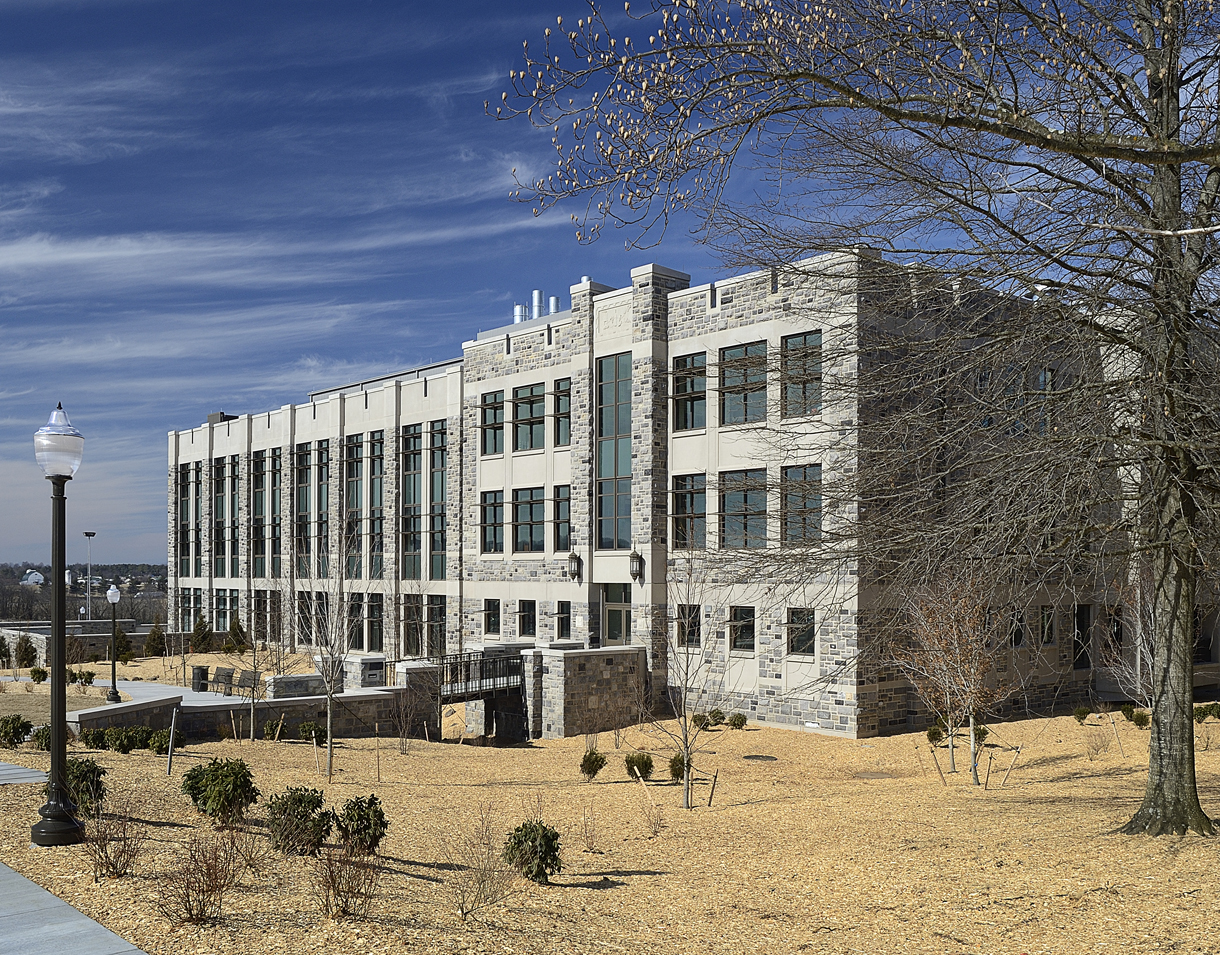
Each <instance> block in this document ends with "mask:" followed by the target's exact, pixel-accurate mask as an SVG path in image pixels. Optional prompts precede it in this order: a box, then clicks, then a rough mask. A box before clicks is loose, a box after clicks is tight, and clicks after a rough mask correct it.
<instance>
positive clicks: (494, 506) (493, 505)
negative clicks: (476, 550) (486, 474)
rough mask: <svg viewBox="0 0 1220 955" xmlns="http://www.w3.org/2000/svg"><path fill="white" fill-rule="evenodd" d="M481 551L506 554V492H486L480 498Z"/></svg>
mask: <svg viewBox="0 0 1220 955" xmlns="http://www.w3.org/2000/svg"><path fill="white" fill-rule="evenodd" d="M479 528H480V533H479V537H480V541H481V546H480V550H481V551H482V552H483V553H484V554H503V553H504V492H503V491H484V492H483V493H482V494H481V495H480V496H479Z"/></svg>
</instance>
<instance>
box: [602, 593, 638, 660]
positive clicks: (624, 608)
mask: <svg viewBox="0 0 1220 955" xmlns="http://www.w3.org/2000/svg"><path fill="white" fill-rule="evenodd" d="M604 587H605V589H604V591H603V599H602V607H604V608H605V609H604V610H603V611H602V613H603V614H604V618H603V620H602V646H603V647H621V646H623V645H624V644H627V643H630V642H631V585H630V584H605V585H604Z"/></svg>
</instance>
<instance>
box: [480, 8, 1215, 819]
mask: <svg viewBox="0 0 1220 955" xmlns="http://www.w3.org/2000/svg"><path fill="white" fill-rule="evenodd" d="M1218 32H1220V10H1216V9H1214V8H1211V7H1208V6H1192V7H1187V6H1185V5H1183V4H1181V3H1169V4H1159V5H1157V4H1148V3H1146V2H1145V0H1114V2H1110V3H1104V4H1101V5H1100V6H1099V5H1096V4H1080V3H1066V4H1065V3H1052V4H1049V5H1045V6H1038V5H1026V4H1022V3H1020V2H1018V0H1003V2H1001V3H998V4H996V3H980V2H977V0H933V2H930V3H925V4H922V5H919V6H917V7H911V6H910V5H903V4H901V3H899V2H897V0H847V2H846V3H840V4H834V5H817V4H812V5H811V4H807V3H804V2H802V0H747V2H744V3H726V2H708V3H690V4H669V3H661V2H659V0H658V2H656V3H654V4H652V5H651V6H650V7H649V8H648V9H647V10H646V11H645V12H644V13H643V14H642V15H640V16H639V17H638V18H631V17H630V15H629V18H628V20H627V21H623V20H620V19H615V18H612V17H608V16H606V15H603V13H602V12H601V11H600V10H598V9H597V8H596V7H591V10H590V13H589V14H588V15H587V16H586V17H582V18H581V19H579V20H577V22H576V23H575V24H571V23H566V24H565V23H564V22H563V21H562V20H561V21H560V22H559V23H558V26H557V28H554V29H552V30H548V31H547V37H546V40H545V43H544V48H543V50H542V51H539V52H537V53H535V52H533V51H532V50H529V49H528V48H527V52H526V59H525V63H524V64H523V68H522V69H521V70H520V71H514V73H513V74H512V82H513V91H512V96H511V98H510V95H509V94H508V93H505V94H504V103H503V105H502V106H499V107H497V109H496V113H497V115H501V116H505V117H507V116H512V115H524V116H525V117H526V118H527V119H528V120H529V121H531V122H533V123H535V124H536V125H537V126H539V127H542V128H545V129H547V130H548V131H549V132H550V133H551V135H552V136H553V138H554V144H555V148H556V154H555V168H554V171H553V172H552V173H551V174H550V175H548V176H545V177H540V178H539V179H538V180H536V181H534V182H531V183H529V184H527V186H526V187H525V193H526V195H525V196H524V197H523V198H525V199H527V200H530V201H533V202H534V203H535V207H536V208H538V209H542V208H543V207H546V206H549V205H551V204H554V203H556V202H559V201H561V200H564V199H567V198H572V197H575V198H580V199H582V200H584V201H586V202H587V206H586V207H585V210H586V211H585V213H584V215H583V216H580V217H578V230H579V231H578V234H579V236H580V237H581V238H582V239H586V240H587V239H591V238H594V237H596V235H597V234H598V233H599V231H600V229H601V228H602V227H603V225H604V224H605V223H606V222H611V223H612V224H616V225H627V226H629V227H631V229H632V230H634V231H633V232H632V233H631V235H632V238H633V240H634V241H636V242H640V241H642V240H649V239H652V238H656V237H658V235H659V231H658V230H663V229H664V227H665V225H666V223H667V222H668V220H669V218H670V216H671V215H673V214H674V213H675V212H679V211H689V212H693V213H695V214H696V215H697V216H698V217H699V221H700V222H701V224H702V228H703V235H704V237H705V238H706V239H707V240H708V241H709V242H712V243H714V244H716V245H717V246H718V247H720V248H721V249H723V250H724V251H725V253H726V254H727V255H729V256H730V257H732V258H733V259H735V260H736V261H739V262H742V263H749V264H752V265H762V266H767V267H774V268H775V269H776V270H777V272H778V273H779V275H780V276H781V281H782V277H783V276H785V275H789V274H791V273H790V269H789V268H788V263H791V262H793V261H794V260H797V259H800V258H801V257H802V256H805V255H807V254H809V253H810V252H818V251H841V250H845V249H850V248H853V247H858V246H860V245H865V246H870V247H873V248H877V249H884V250H888V251H889V252H891V253H892V254H894V255H896V256H898V257H900V258H901V259H902V260H903V261H905V262H908V263H911V265H912V266H927V267H931V268H933V269H935V270H936V271H935V272H922V271H920V269H919V268H912V269H903V270H899V269H892V268H883V267H880V266H875V265H874V264H872V263H871V262H870V261H869V260H868V256H865V255H860V254H857V255H856V256H855V257H854V258H853V259H851V260H850V262H849V263H847V264H846V265H845V266H844V268H845V270H846V271H848V272H851V273H852V277H853V280H854V281H856V283H857V284H856V285H855V286H854V288H856V289H857V290H858V297H857V298H856V299H855V305H856V307H857V313H858V316H860V317H861V319H862V322H863V326H864V327H866V328H867V330H868V333H867V334H864V335H862V336H861V337H860V339H859V340H858V341H854V342H840V349H839V350H840V353H841V354H843V355H845V356H848V357H849V358H851V360H852V362H853V367H855V368H857V369H859V370H860V372H861V374H860V375H859V376H857V377H858V378H859V379H860V381H861V382H863V384H862V385H860V387H862V388H864V389H865V390H866V392H867V393H865V394H861V395H859V396H858V397H857V406H858V407H859V408H860V414H859V415H854V416H852V417H851V418H850V421H851V425H850V426H849V427H846V428H841V429H840V430H846V431H848V432H849V433H848V435H847V438H848V439H849V440H850V441H851V442H853V443H854V445H855V447H856V453H857V454H858V456H859V459H860V464H861V467H860V469H859V477H858V478H857V480H856V481H855V482H848V481H845V482H843V483H842V485H841V487H842V488H843V490H844V491H847V490H849V489H850V491H851V493H850V494H848V493H844V494H843V498H842V499H843V500H844V501H848V500H850V501H851V502H853V506H854V504H860V505H861V506H862V509H863V510H864V511H865V515H864V516H863V517H862V519H861V520H860V521H859V522H858V524H859V526H858V527H856V531H857V533H856V535H855V538H854V539H855V540H856V541H857V542H858V544H855V545H848V543H847V539H846V538H844V541H843V547H842V548H841V549H840V553H841V554H842V555H847V554H848V553H849V552H851V553H852V556H853V558H854V559H855V560H856V561H857V562H858V563H859V565H860V571H861V573H862V574H867V575H869V578H870V579H871V580H872V581H873V582H875V583H876V584H877V585H878V586H879V587H880V588H881V591H880V597H882V598H884V597H887V596H888V598H889V599H888V601H884V603H887V604H888V606H889V607H890V608H891V610H892V611H893V613H892V614H891V619H892V620H896V619H897V616H898V609H899V608H900V607H901V606H902V603H903V601H902V599H901V595H902V592H903V591H905V592H907V593H913V592H918V587H917V586H914V585H918V584H919V583H921V582H926V581H928V580H931V579H934V578H935V576H936V575H937V574H938V573H939V572H940V571H941V570H942V569H944V568H949V569H956V568H960V566H962V562H963V560H964V557H965V555H969V556H970V557H971V558H973V557H974V556H975V555H976V554H977V555H979V559H981V560H984V561H988V562H990V563H991V564H992V565H993V566H992V567H990V568H988V569H987V570H986V571H985V574H986V576H987V577H989V578H993V579H1001V580H1004V581H1006V582H1009V581H1012V582H1022V581H1030V583H1029V585H1028V588H1027V589H1029V590H1030V591H1031V592H1032V590H1033V589H1036V588H1045V587H1047V586H1048V585H1049V584H1051V583H1054V584H1055V585H1056V586H1059V587H1060V588H1061V589H1062V590H1064V591H1069V590H1073V589H1075V590H1078V591H1080V592H1082V593H1084V592H1088V591H1089V590H1090V589H1092V588H1094V587H1095V584H1096V581H1097V580H1098V579H1099V578H1104V577H1106V576H1108V571H1109V570H1110V569H1111V568H1112V567H1113V565H1114V564H1115V563H1116V562H1117V563H1119V564H1121V565H1122V566H1124V567H1127V566H1130V565H1131V563H1132V562H1133V561H1134V562H1135V563H1136V564H1137V565H1138V566H1140V567H1143V568H1147V571H1148V574H1149V578H1150V580H1151V582H1152V591H1151V594H1150V602H1151V604H1152V608H1153V610H1152V619H1153V621H1154V627H1155V629H1154V645H1155V650H1154V655H1153V660H1152V667H1151V672H1150V681H1151V688H1152V690H1151V699H1152V712H1153V732H1152V743H1151V746H1150V756H1149V775H1148V781H1147V786H1146V790H1145V795H1144V800H1143V804H1142V805H1141V807H1140V809H1139V810H1138V811H1137V813H1136V814H1135V816H1134V817H1133V818H1132V820H1131V821H1130V823H1129V824H1128V826H1127V827H1126V831H1127V832H1131V833H1135V832H1148V833H1153V834H1160V833H1168V832H1184V831H1186V830H1194V831H1197V832H1200V833H1211V832H1212V831H1213V825H1212V822H1211V820H1210V819H1208V817H1207V816H1206V815H1205V814H1204V812H1203V810H1202V808H1201V807H1200V805H1199V800H1198V792H1197V786H1196V782H1195V771H1194V750H1193V732H1192V724H1191V710H1192V699H1193V689H1192V682H1193V681H1192V651H1193V620H1194V615H1195V611H1196V606H1197V605H1198V603H1199V602H1200V601H1201V600H1203V599H1204V598H1205V596H1206V594H1207V592H1208V589H1209V588H1210V587H1211V586H1213V585H1214V567H1215V566H1216V563H1215V560H1214V557H1213V554H1214V553H1215V546H1214V544H1215V541H1216V538H1217V524H1218V521H1217V507H1216V503H1217V490H1218V488H1217V481H1216V462H1217V460H1218V455H1217V451H1218V450H1220V449H1218V448H1217V435H1218V434H1220V429H1217V422H1218V421H1220V408H1218V407H1217V397H1216V391H1215V388H1214V382H1215V380H1216V378H1217V360H1216V355H1217V351H1218V349H1217V344H1218V343H1217V329H1218V328H1220V323H1218V322H1217V316H1216V312H1215V302H1216V301H1218V300H1220V298H1218V296H1217V291H1218V288H1217V284H1218V283H1217V281H1216V278H1217V267H1218V266H1220V257H1218V256H1217V255H1216V252H1217V233H1218V232H1220V219H1218V218H1217V209H1216V202H1217V197H1218V196H1220V144H1217V142H1216V138H1215V135H1214V132H1213V130H1214V127H1215V123H1216V120H1217V118H1218V112H1220V98H1218V97H1217V96H1216V95H1215V86H1214V82H1213V81H1212V79H1211V78H1212V77H1213V76H1214V75H1215V71H1216V68H1217V66H1218V65H1220V48H1217V46H1216V45H1215V43H1214V37H1215V36H1216V35H1217V33H1218ZM751 165H752V166H754V167H755V168H756V169H757V170H759V173H760V175H759V179H760V182H759V184H758V187H757V188H752V189H736V188H732V187H733V186H735V185H736V178H737V177H739V176H740V175H741V170H742V169H744V168H747V167H749V166H751ZM738 195H741V196H744V197H746V198H744V199H743V200H742V201H741V202H737V201H734V197H735V196H738ZM1025 296H1028V300H1027V303H1026V300H1024V299H1023V297H1025ZM870 373H872V374H871V376H870ZM870 381H871V384H870ZM883 385H885V386H889V387H882V386H883ZM879 465H892V467H888V468H885V467H879ZM891 476H892V477H893V483H892V484H890V483H889V481H890V477H891ZM853 483H854V485H855V486H854V487H850V488H849V485H851V484H853ZM904 517H905V518H910V520H909V521H907V522H903V521H902V520H900V518H904ZM870 525H871V531H870ZM904 528H905V529H904ZM891 530H897V531H899V534H898V536H897V537H896V538H890V537H887V536H886V533H885V532H888V531H891ZM833 549H834V548H831V550H833ZM887 591H888V594H887ZM883 624H884V621H883V620H878V621H875V625H876V626H877V627H880V628H882V629H884V627H883Z"/></svg>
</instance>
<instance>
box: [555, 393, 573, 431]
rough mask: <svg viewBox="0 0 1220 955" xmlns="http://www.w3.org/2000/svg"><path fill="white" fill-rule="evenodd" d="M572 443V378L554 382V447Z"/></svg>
mask: <svg viewBox="0 0 1220 955" xmlns="http://www.w3.org/2000/svg"><path fill="white" fill-rule="evenodd" d="M571 443H572V379H571V378H560V379H559V380H558V381H556V382H555V447H557V448H564V447H567V446H568V445H569V444H571Z"/></svg>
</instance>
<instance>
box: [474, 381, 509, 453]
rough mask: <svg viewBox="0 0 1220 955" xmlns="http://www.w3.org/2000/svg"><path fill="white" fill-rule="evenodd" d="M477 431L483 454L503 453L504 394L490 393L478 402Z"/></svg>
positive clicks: (500, 392)
mask: <svg viewBox="0 0 1220 955" xmlns="http://www.w3.org/2000/svg"><path fill="white" fill-rule="evenodd" d="M479 429H480V432H481V434H482V445H483V453H484V454H503V453H504V392H502V391H490V392H488V393H487V394H485V395H484V396H483V398H482V400H481V401H480V402H479Z"/></svg>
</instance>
